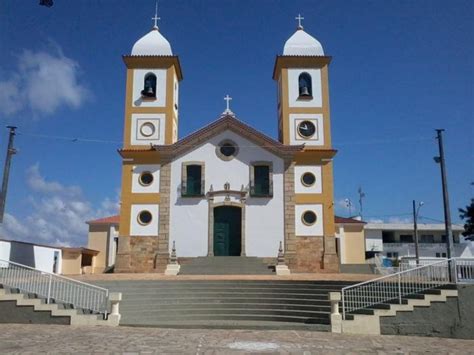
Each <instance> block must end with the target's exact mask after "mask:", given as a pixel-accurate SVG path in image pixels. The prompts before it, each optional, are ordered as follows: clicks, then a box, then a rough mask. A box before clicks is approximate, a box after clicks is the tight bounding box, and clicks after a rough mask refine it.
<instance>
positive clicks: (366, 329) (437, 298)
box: [342, 284, 458, 334]
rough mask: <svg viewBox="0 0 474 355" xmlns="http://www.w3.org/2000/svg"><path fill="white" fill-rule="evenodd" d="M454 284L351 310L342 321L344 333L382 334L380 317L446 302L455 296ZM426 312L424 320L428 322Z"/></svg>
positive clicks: (455, 286) (456, 294)
mask: <svg viewBox="0 0 474 355" xmlns="http://www.w3.org/2000/svg"><path fill="white" fill-rule="evenodd" d="M457 296H458V290H457V285H455V284H446V285H442V286H437V287H434V288H432V289H427V290H424V291H421V292H418V293H413V294H409V295H404V296H403V297H402V299H401V303H400V300H399V299H392V300H388V301H385V302H381V303H378V304H374V305H372V306H370V307H366V308H363V309H359V310H356V311H353V312H351V313H349V314H347V315H346V320H344V321H343V322H342V328H343V332H344V333H352V334H382V331H381V323H382V319H381V317H396V316H397V313H398V312H412V311H414V310H415V308H417V309H419V308H428V307H431V305H432V303H440V302H447V300H448V298H452V297H457ZM369 299H370V298H369ZM430 318H431V317H430V316H429V314H427V318H426V319H425V322H426V323H427V324H429V323H430V320H431V319H430Z"/></svg>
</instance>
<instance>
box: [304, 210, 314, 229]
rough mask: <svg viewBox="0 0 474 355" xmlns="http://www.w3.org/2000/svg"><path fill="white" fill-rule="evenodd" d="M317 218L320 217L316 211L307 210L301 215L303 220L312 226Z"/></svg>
mask: <svg viewBox="0 0 474 355" xmlns="http://www.w3.org/2000/svg"><path fill="white" fill-rule="evenodd" d="M317 219H318V218H317V216H316V213H314V212H313V211H305V212H303V215H302V216H301V220H302V221H303V223H304V224H305V225H307V226H312V225H313V224H315V223H316V220H317Z"/></svg>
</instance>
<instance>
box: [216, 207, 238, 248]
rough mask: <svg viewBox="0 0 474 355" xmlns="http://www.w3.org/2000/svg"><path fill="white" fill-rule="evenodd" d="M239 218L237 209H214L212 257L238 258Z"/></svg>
mask: <svg viewBox="0 0 474 355" xmlns="http://www.w3.org/2000/svg"><path fill="white" fill-rule="evenodd" d="M241 217H242V210H241V209H240V208H239V207H233V206H222V207H216V208H214V256H240V252H241Z"/></svg>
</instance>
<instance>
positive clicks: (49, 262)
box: [0, 239, 62, 274]
mask: <svg viewBox="0 0 474 355" xmlns="http://www.w3.org/2000/svg"><path fill="white" fill-rule="evenodd" d="M2 260H5V261H11V262H15V263H18V264H22V265H26V266H30V267H32V268H35V269H38V270H41V271H45V272H52V273H55V274H60V273H61V272H62V250H61V248H59V247H52V246H48V245H40V244H33V243H27V242H20V241H15V240H6V239H0V263H1V261H2Z"/></svg>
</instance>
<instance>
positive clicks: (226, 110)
mask: <svg viewBox="0 0 474 355" xmlns="http://www.w3.org/2000/svg"><path fill="white" fill-rule="evenodd" d="M224 100H225V101H226V109H225V111H224V114H231V115H233V114H234V113H233V112H232V111H231V109H230V101H231V100H232V97H230V96H229V95H226V96H224Z"/></svg>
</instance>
